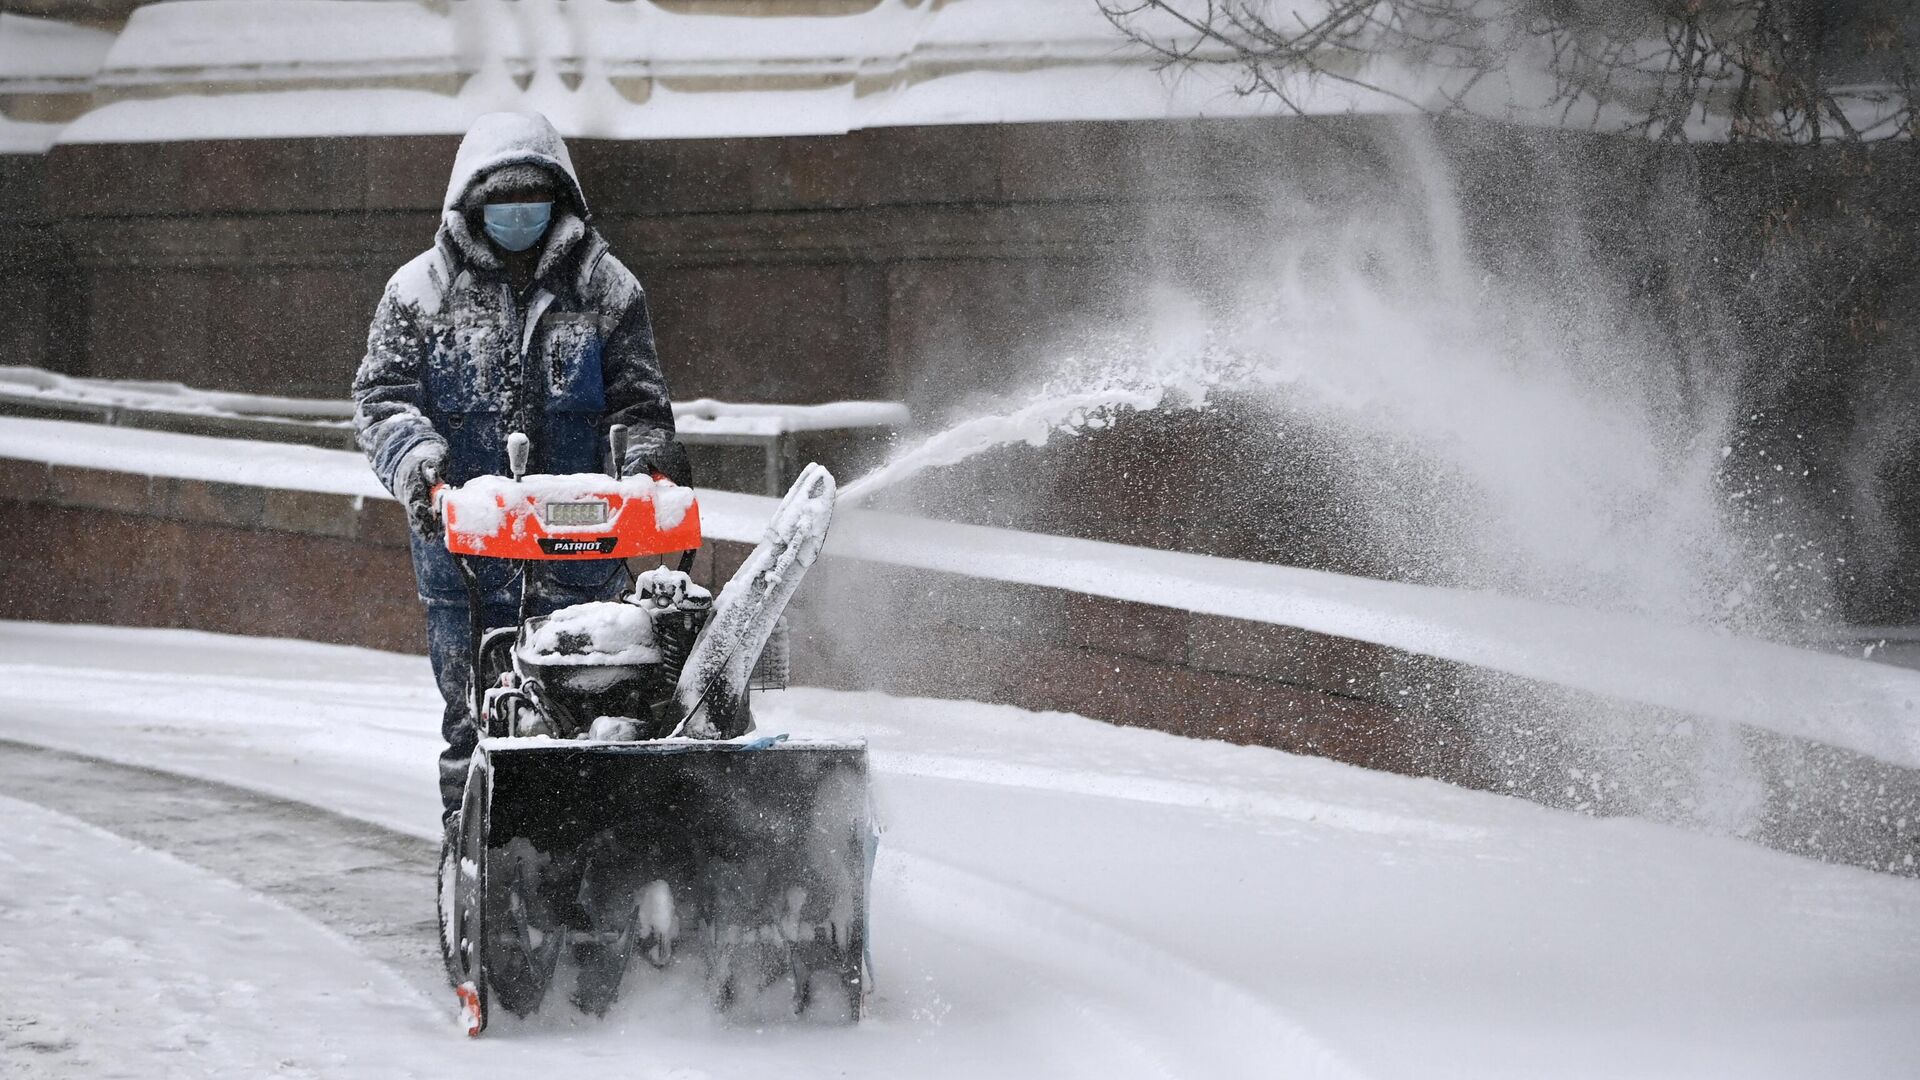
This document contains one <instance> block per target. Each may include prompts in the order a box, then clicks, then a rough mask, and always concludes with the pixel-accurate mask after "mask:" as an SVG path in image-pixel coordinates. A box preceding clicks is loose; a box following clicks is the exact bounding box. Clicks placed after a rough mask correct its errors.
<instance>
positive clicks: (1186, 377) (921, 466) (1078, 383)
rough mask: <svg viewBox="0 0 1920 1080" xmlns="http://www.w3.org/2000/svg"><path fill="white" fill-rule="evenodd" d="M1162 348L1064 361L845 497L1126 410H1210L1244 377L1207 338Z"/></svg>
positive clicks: (1075, 430)
mask: <svg viewBox="0 0 1920 1080" xmlns="http://www.w3.org/2000/svg"><path fill="white" fill-rule="evenodd" d="M1163 344H1164V345H1165V346H1166V350H1165V351H1143V350H1140V349H1138V348H1137V347H1128V346H1124V345H1120V344H1117V343H1116V344H1114V345H1112V346H1110V347H1108V348H1106V349H1102V350H1100V351H1089V352H1080V353H1075V354H1073V355H1069V356H1066V357H1064V358H1061V359H1059V360H1057V361H1055V362H1054V363H1053V364H1052V365H1051V369H1052V370H1051V371H1050V372H1049V376H1048V377H1047V378H1046V379H1045V380H1043V381H1042V382H1040V383H1039V384H1038V385H1037V386H1035V387H1033V388H1032V389H1029V390H1027V391H1026V392H1025V393H1022V394H1018V395H1013V396H1011V397H1010V399H1008V400H1004V401H1002V402H999V403H996V404H994V405H990V406H987V408H986V411H984V412H983V413H982V414H981V415H975V416H970V417H967V418H965V419H962V420H960V421H959V422H957V423H955V424H953V425H952V426H950V427H947V428H946V429H944V430H942V431H940V432H939V433H937V434H935V435H932V436H930V437H928V438H926V439H924V440H922V441H920V442H918V443H916V444H914V445H912V446H910V447H908V448H907V449H905V450H903V451H901V452H900V453H898V454H895V455H894V456H893V457H892V458H891V459H890V460H888V461H887V462H886V464H884V465H882V466H881V467H880V468H878V469H876V470H874V471H873V472H870V473H868V474H867V475H865V476H863V477H861V478H860V479H859V480H857V481H855V482H853V483H851V484H848V485H847V486H846V487H845V488H843V489H842V490H841V493H840V499H841V501H842V502H844V503H846V504H847V505H851V506H857V505H860V504H861V503H864V502H867V501H868V500H871V499H872V498H874V497H875V496H877V495H879V494H880V493H881V492H883V491H886V490H887V489H889V488H892V487H895V486H896V485H899V484H901V483H903V482H905V481H907V480H911V479H912V478H913V477H915V476H918V475H920V474H921V473H924V472H926V471H927V470H928V469H934V468H939V467H942V466H947V465H957V464H959V463H961V462H964V461H966V460H967V459H968V458H972V457H975V456H977V455H979V454H982V453H985V452H986V451H988V450H992V449H994V448H996V447H1001V446H1010V445H1016V444H1022V443H1024V444H1026V445H1028V446H1045V445H1047V443H1048V442H1050V441H1051V440H1053V439H1055V438H1059V437H1071V436H1073V435H1076V434H1080V433H1083V432H1089V431H1098V430H1100V429H1102V428H1106V427H1109V426H1111V425H1112V424H1113V423H1114V422H1115V421H1116V420H1117V419H1118V418H1119V417H1120V416H1121V415H1122V414H1124V413H1127V412H1151V411H1153V410H1155V409H1163V408H1165V409H1200V408H1205V407H1206V404H1207V395H1208V393H1209V392H1210V391H1212V390H1213V389H1214V388H1215V387H1218V386H1221V385H1223V384H1228V383H1231V382H1232V381H1234V380H1235V379H1236V378H1239V377H1243V375H1244V373H1243V372H1241V371H1240V369H1239V368H1238V366H1237V365H1236V363H1235V361H1234V360H1233V358H1232V357H1231V356H1230V355H1229V354H1227V353H1224V352H1223V351H1221V350H1220V349H1218V348H1216V347H1214V344H1213V342H1212V340H1211V339H1210V337H1208V336H1206V335H1204V334H1203V335H1201V336H1199V337H1198V338H1197V339H1194V338H1191V337H1186V338H1183V339H1181V340H1179V341H1173V340H1166V341H1164V342H1163Z"/></svg>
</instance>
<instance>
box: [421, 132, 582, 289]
mask: <svg viewBox="0 0 1920 1080" xmlns="http://www.w3.org/2000/svg"><path fill="white" fill-rule="evenodd" d="M509 165H538V166H541V167H542V168H544V169H546V170H547V171H548V172H550V173H552V174H553V177H554V181H555V184H556V187H557V191H556V193H555V194H556V196H557V198H556V200H555V201H556V205H555V207H554V215H553V224H552V226H551V227H549V228H548V230H547V235H546V237H545V238H544V239H543V240H542V241H541V252H540V265H539V270H538V272H537V276H540V277H545V276H546V274H547V272H548V271H549V270H550V269H552V268H553V267H554V266H555V265H556V264H557V263H558V262H559V261H560V260H561V259H562V258H564V257H565V256H566V255H567V254H568V252H570V251H571V250H572V249H573V247H574V245H576V244H578V243H579V242H580V240H581V239H582V238H583V237H585V236H586V234H587V221H588V220H589V218H590V217H591V216H592V212H591V211H590V210H588V208H587V197H586V194H585V192H583V191H581V190H580V178H579V176H578V175H577V174H575V173H574V171H573V158H572V156H571V155H569V154H568V153H567V144H566V143H565V142H564V141H563V140H562V139H561V138H560V133H559V132H558V131H556V130H554V127H553V124H552V123H550V122H549V121H548V120H547V118H546V117H544V116H542V115H540V114H539V113H536V112H529V113H513V112H498V113H488V114H486V115H485V116H482V117H480V118H479V119H478V120H475V121H474V122H473V126H472V127H470V128H468V129H467V135H466V138H464V139H461V140H460V150H459V152H457V153H456V154H454V156H453V174H452V176H451V177H450V178H449V179H448V180H447V194H446V198H445V199H444V200H442V202H441V204H440V223H441V228H442V231H443V233H444V234H445V238H446V240H447V242H448V243H449V245H450V246H451V247H453V248H454V249H455V250H456V251H458V253H459V254H460V255H461V256H462V257H463V258H464V259H466V260H467V261H468V262H471V263H474V264H476V265H478V266H482V267H485V268H486V269H488V270H498V269H500V267H501V265H502V264H501V261H500V256H499V253H498V252H496V251H494V249H493V245H492V244H490V243H488V242H487V241H486V239H485V238H484V237H481V236H475V235H474V232H473V226H472V217H471V214H472V211H473V209H474V208H473V206H472V205H470V203H471V201H472V199H471V196H472V194H473V191H474V189H475V188H476V187H478V186H479V185H480V183H481V182H482V181H483V180H485V179H486V177H487V175H488V174H489V173H492V172H494V171H495V170H498V169H501V168H505V167H506V166H509Z"/></svg>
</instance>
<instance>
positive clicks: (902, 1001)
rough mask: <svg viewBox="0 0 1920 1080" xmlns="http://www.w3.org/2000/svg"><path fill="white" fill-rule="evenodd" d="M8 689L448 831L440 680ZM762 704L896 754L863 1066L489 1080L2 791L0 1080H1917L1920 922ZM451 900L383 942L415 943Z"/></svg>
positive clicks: (107, 838) (1903, 890)
mask: <svg viewBox="0 0 1920 1080" xmlns="http://www.w3.org/2000/svg"><path fill="white" fill-rule="evenodd" d="M0 676H4V678H5V680H6V684H7V686H8V687H9V692H8V694H7V695H6V697H5V699H4V701H0V739H8V740H17V741H21V742H30V743H36V744H42V745H49V746H57V747H65V748H69V749H75V750H80V751H84V752H86V753H89V754H93V755H98V756H100V757H105V758H109V759H116V760H120V761H124V762H131V763H135V764H142V765H146V766H151V767H154V768H158V769H161V770H166V771H168V772H171V773H177V774H181V775H185V776H189V777H196V778H200V779H203V780H214V781H224V782H227V783H230V784H234V785H238V786H240V787H244V788H247V789H250V790H254V791H259V792H264V793H267V794H270V795H274V796H279V797H283V798H286V799H292V800H298V801H301V802H306V803H310V804H313V805H316V806H321V807H326V808H329V809H331V810H334V811H338V812H340V813H341V814H344V815H348V816H350V817H352V818H358V819H362V820H365V821H369V822H372V823H375V824H377V825H380V826H382V827H384V828H387V829H391V830H395V831H397V832H400V833H404V834H407V835H408V836H412V837H419V838H426V837H430V836H432V834H433V832H434V830H435V828H436V821H435V803H436V800H435V796H434V790H433V779H432V777H433V769H432V761H433V751H434V748H435V747H434V743H435V712H436V707H437V702H436V701H435V699H434V697H433V693H432V690H431V686H430V683H429V680H428V678H427V674H426V666H425V663H424V661H423V660H421V659H419V658H417V657H407V656H395V655H390V654H383V653H375V652H370V651H365V650H355V649H345V648H337V647H328V646H318V645H311V644H306V643H296V642H283V641H271V640H261V639H246V638H230V637H220V636H214V635H206V634H196V633H188V632H180V631H140V630H124V629H104V628H89V627H56V626H45V625H39V624H27V623H0ZM765 700H767V701H768V702H772V703H775V704H771V705H769V707H767V708H765V709H764V710H763V713H762V727H763V728H765V729H769V730H779V729H786V730H792V731H795V732H800V733H805V734H817V735H826V736H837V735H848V734H862V735H865V736H866V737H867V738H868V739H869V740H870V741H871V743H872V746H873V749H874V764H875V767H876V776H877V779H876V783H877V785H878V795H879V799H880V802H881V810H882V814H883V818H884V821H885V824H886V828H887V831H886V833H885V835H884V837H883V840H882V849H881V850H882V855H881V860H880V864H879V866H878V869H877V881H876V893H875V898H874V924H875V937H876V940H875V959H876V964H877V968H878V973H879V977H880V983H879V995H878V1000H877V1002H876V1005H875V1010H874V1017H873V1019H872V1021H871V1022H869V1023H867V1024H865V1025H863V1026H861V1027H860V1028H858V1029H853V1030H841V1029H832V1028H806V1027H794V1026H791V1025H770V1026H767V1027H764V1028H747V1027H733V1028H726V1027H721V1026H719V1025H718V1024H717V1023H716V1022H714V1021H712V1020H711V1019H709V1018H706V1017H704V1016H702V1015H700V1014H698V1013H697V1012H693V1013H690V1012H688V1011H687V1010H683V1009H672V1008H665V1009H661V1008H658V1006H659V1003H658V1002H653V1003H652V1004H654V1005H655V1006H656V1011H653V1012H649V1011H647V1010H646V1009H645V1008H642V1007H641V1006H642V1005H644V1004H647V1003H646V1002H644V1001H640V1000H636V1001H634V1002H629V1003H623V1004H624V1005H626V1006H627V1007H625V1008H623V1009H622V1010H621V1011H620V1012H619V1013H618V1014H617V1015H616V1016H615V1017H613V1018H611V1019H610V1020H609V1021H607V1022H605V1023H576V1022H570V1021H569V1020H567V1019H565V1018H562V1019H561V1020H559V1021H557V1022H553V1023H549V1024H546V1025H543V1026H542V1027H541V1028H539V1029H537V1030H519V1031H514V1030H504V1031H501V1032H499V1035H500V1037H494V1034H493V1033H490V1035H489V1037H488V1038H487V1039H484V1040H481V1041H479V1042H478V1043H472V1044H469V1043H467V1042H466V1041H465V1040H463V1039H461V1038H459V1037H458V1036H457V1034H456V1033H455V1031H454V1028H453V1026H452V1022H451V1019H450V1014H451V1010H450V1008H449V1006H450V1003H451V1002H450V998H448V997H447V996H446V995H445V994H444V993H442V992H440V991H439V990H438V988H437V987H436V986H435V984H434V981H433V972H432V971H431V970H430V965H429V964H426V963H415V962H400V961H394V960H392V959H391V957H388V959H386V960H384V961H383V960H381V959H379V958H378V957H381V956H386V955H387V954H386V953H383V952H381V951H380V950H377V949H372V948H369V947H367V946H366V945H365V944H364V942H363V941H362V940H361V938H360V936H358V935H360V928H359V927H358V926H357V924H356V923H355V922H354V921H353V920H352V919H348V918H339V917H329V916H328V915H327V913H326V912H325V910H323V909H322V910H318V913H317V914H316V909H315V908H314V907H313V905H312V904H306V905H305V906H304V907H303V906H302V903H300V902H297V901H302V900H304V899H306V898H305V897H303V896H297V895H296V896H286V895H282V894H277V893H276V894H275V895H274V897H273V898H269V897H267V896H265V895H262V892H261V891H260V890H258V889H248V888H243V887H242V886H240V885H237V884H235V883H234V881H233V880H230V877H229V876H223V875H222V874H221V873H217V872H214V871H212V870H209V869H206V868H205V866H203V865H194V864H191V863H189V862H187V861H183V860H181V859H176V858H174V857H172V856H171V855H169V854H167V853H166V852H167V851H168V850H169V849H170V847H171V845H170V842H169V837H170V836H171V835H172V833H173V831H174V830H172V829H170V828H169V827H168V826H167V825H166V821H167V820H168V819H167V818H165V817H164V816H156V817H155V818H153V819H152V820H150V821H149V822H148V824H147V826H146V827H145V828H144V829H128V830H116V831H102V830H100V829H97V828H94V827H91V826H89V825H85V824H82V823H80V822H78V821H76V820H74V819H73V818H71V817H66V816H62V815H60V814H56V813H52V812H49V811H48V810H47V809H44V808H43V807H40V806H36V805H31V804H29V803H27V802H23V801H21V799H24V798H34V795H33V791H34V790H38V789H33V788H32V786H31V785H25V784H21V783H18V782H13V783H12V784H11V786H9V787H7V788H5V789H3V791H4V794H3V795H0V820H4V821H5V822H6V828H5V829H4V830H0V868H4V869H0V1074H7V1075H16V1074H17V1075H20V1076H26V1077H42V1076H47V1077H67V1076H74V1077H79V1076H85V1077H95V1076H116V1075H126V1076H156V1075H160V1076H170V1075H194V1076H200V1075H215V1076H236V1077H237V1076H249V1077H253V1076H265V1075H288V1076H356V1077H357V1076H444V1075H450V1074H452V1073H453V1072H454V1071H455V1070H458V1071H459V1072H462V1073H467V1074H471V1075H477V1076H494V1075H498V1076H509V1075H512V1076H515V1077H524V1076H525V1075H526V1073H527V1071H528V1069H529V1067H530V1066H536V1063H537V1067H540V1068H545V1069H549V1070H565V1071H568V1072H571V1073H573V1074H575V1075H582V1076H595V1075H613V1074H616V1073H617V1074H618V1075H621V1076H642V1077H651V1076H677V1077H702V1076H712V1077H732V1076H756V1077H757V1076H766V1075H773V1074H775V1073H777V1074H779V1075H783V1076H803V1077H804V1076H828V1075H853V1076H878V1075H913V1076H934V1077H939V1076H968V1077H977V1076H981V1075H1011V1076H1074V1075H1086V1076H1093V1075H1099V1076H1103V1077H1115V1076H1149V1075H1150V1076H1192V1077H1231V1076H1276V1075H1279V1076H1294V1075H1300V1076H1382V1077H1390V1076H1417V1077H1434V1076H1460V1077H1489V1076H1512V1077H1523V1076H1524V1077H1538V1076H1686V1077H1703V1076H1729V1077H1761V1076H1809V1075H1830V1076H1848V1077H1856V1076H1889V1077H1891V1076H1911V1075H1912V1074H1913V1062H1914V1061H1915V1060H1916V1055H1917V1054H1920V1025H1915V1024H1914V1023H1913V1022H1912V1018H1913V1016H1914V1015H1916V1008H1920V883H1916V882H1914V881H1911V880H1903V879H1895V878H1891V877H1884V876H1878V875H1874V874H1870V873H1867V872H1864V871H1859V870H1853V869H1848V868H1840V867H1829V866H1823V865H1818V864H1814V863H1809V862H1805V861H1801V860H1797V859H1794V858H1791V857H1788V856H1784V855H1780V854H1778V853H1774V852H1770V851H1765V850H1762V849H1759V848H1756V847H1753V846H1751V845H1747V844H1743V843H1739V842H1735V841H1729V840H1720V839H1715V838H1710V837H1703V836H1697V835H1691V834H1687V833H1683V832H1679V831H1675V830H1672V829H1668V828H1664V827H1660V826H1654V825H1649V824H1644V823H1638V822H1628V821H1597V820H1592V819H1588V818H1584V817H1580V816H1575V815H1570V814H1565V813H1560V812H1555V811H1550V810H1545V809H1542V808H1539V807H1535V806H1531V805H1528V804H1524V803H1520V802H1517V801H1514V800H1510V799H1503V798H1498V797H1495V796H1490V795H1484V794H1480V793H1475V792H1467V791H1462V790H1459V789H1455V788H1450V787H1447V786H1445V785H1441V784H1438V783H1433V782H1428V781H1416V780H1408V779H1404V778H1400V777H1392V776H1386V775H1381V774H1375V773H1369V772H1366V771H1363V770H1359V769H1354V768H1350V767H1347V766H1342V765H1337V764H1333V763H1329V762H1325V761H1319V760H1313V759H1305V758H1297V757H1291V756H1289V755H1286V754H1281V753H1278V752H1275V751H1270V750H1260V749H1251V748H1240V747H1230V746H1225V745H1221V744H1214V743H1204V742H1195V741H1190V740H1182V739H1177V738H1174V737H1171V736H1165V735H1160V734H1157V733H1152V732H1142V731H1129V730H1119V729H1114V728H1111V727H1108V726H1106V725H1102V724H1098V723H1094V722H1092V721H1088V720H1085V719H1081V718H1078V717H1072V716H1064V715H1059V714H1045V713H1028V712H1023V711H1020V710H1017V709H1011V708H1005V707H990V706H981V705H972V704H962V703H953V702H939V701H926V700H911V699H896V698H888V697H884V696H881V695H873V694H841V693H830V692H825V691H811V690H801V691H793V692H789V693H787V694H785V695H779V696H776V697H772V698H769V699H765ZM5 752H6V747H5V744H4V743H0V757H4V756H5ZM13 753H14V754H15V755H16V756H17V755H18V754H19V753H21V752H20V751H18V750H17V749H16V750H14V751H13ZM103 783H106V784H111V783H112V781H111V780H110V779H103ZM66 791H67V795H66V797H67V798H68V799H71V798H73V797H74V796H73V795H72V789H71V786H68V787H67V788H66ZM110 797H111V798H120V799H123V800H133V804H134V805H136V806H137V805H139V800H140V799H143V798H152V796H148V795H143V794H142V793H141V792H139V791H134V790H123V789H122V788H121V787H119V786H115V787H114V790H112V791H111V792H110V793H108V792H103V793H101V794H100V795H98V796H89V799H94V798H98V799H103V800H104V799H107V798H110ZM37 801H40V802H50V803H57V802H58V801H59V800H49V799H44V798H42V799H39V800H37ZM174 812H175V813H176V814H177V815H181V820H182V824H181V826H180V829H181V830H185V829H187V825H186V824H185V815H183V814H182V812H180V811H178V810H177V808H176V810H175V811H174ZM156 813H157V812H156ZM236 814H237V816H236V820H238V821H242V822H244V821H245V820H246V815H245V813H244V812H236ZM330 822H331V823H334V824H332V825H329V823H330ZM338 822H339V819H337V818H332V817H329V816H328V815H322V814H315V815H313V820H312V822H310V823H309V825H308V827H309V828H311V829H325V828H336V829H337V828H338ZM202 824H204V822H203V823H202ZM130 835H136V836H139V837H142V838H143V839H144V842H142V843H136V842H134V841H133V840H130V839H129V838H128V837H129V836H130ZM284 835H286V834H285V831H284V830H276V829H254V830H251V831H249V830H244V829H237V830H236V833H235V836H236V839H235V840H234V844H235V845H236V846H237V850H236V852H235V854H238V855H244V856H245V859H246V860H247V861H248V862H252V861H256V860H257V861H258V862H259V863H261V864H268V863H272V862H274V861H275V860H280V861H285V860H288V859H295V860H297V859H299V858H301V857H302V856H300V855H299V854H298V853H297V852H295V853H289V852H288V851H286V850H285V848H286V847H287V846H289V845H287V844H285V843H284V842H277V841H276V840H275V839H274V838H275V837H277V836H284ZM414 843H415V844H416V845H417V850H418V851H420V852H421V853H423V854H422V859H423V860H424V859H425V858H427V856H426V855H425V854H424V853H427V852H430V850H431V845H430V844H428V843H425V842H424V840H421V841H414ZM296 846H297V845H296ZM156 849H158V850H156ZM203 862H204V860H203ZM343 872H344V871H343ZM429 873H430V871H429V869H428V867H427V866H425V865H422V866H421V869H420V877H421V880H420V882H419V883H418V885H417V887H409V888H404V889H403V888H397V887H395V888H392V892H393V894H394V895H393V896H392V898H391V906H392V908H393V910H394V911H395V913H396V914H395V916H394V917H395V918H400V919H413V918H415V917H420V918H424V917H425V916H426V914H427V912H426V909H425V905H426V904H427V903H428V902H429V897H430V882H429V881H427V875H428V874H429ZM233 876H235V877H240V878H245V877H246V876H247V875H244V874H242V875H233ZM416 907H417V908H419V909H420V910H418V911H415V908H416ZM645 996H646V995H644V994H643V995H641V997H642V998H644V997H645ZM9 1070H11V1071H9Z"/></svg>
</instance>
